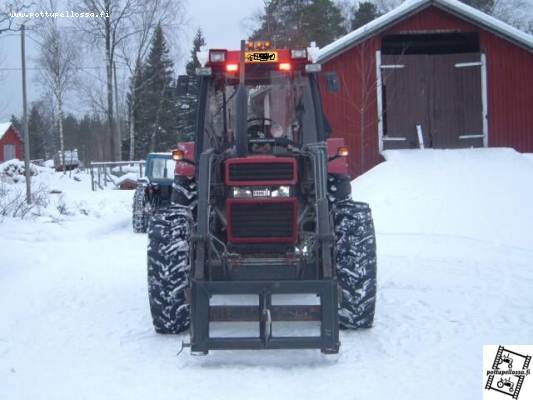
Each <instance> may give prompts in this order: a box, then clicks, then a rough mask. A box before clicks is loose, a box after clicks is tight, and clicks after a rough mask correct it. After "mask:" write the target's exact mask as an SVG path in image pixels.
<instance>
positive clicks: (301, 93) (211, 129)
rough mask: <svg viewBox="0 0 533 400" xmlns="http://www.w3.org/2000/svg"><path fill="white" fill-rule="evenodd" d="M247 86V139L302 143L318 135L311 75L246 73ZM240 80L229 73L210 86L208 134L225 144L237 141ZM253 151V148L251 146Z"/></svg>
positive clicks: (277, 72) (207, 118)
mask: <svg viewBox="0 0 533 400" xmlns="http://www.w3.org/2000/svg"><path fill="white" fill-rule="evenodd" d="M245 84H246V88H247V89H248V102H247V104H248V115H247V133H248V140H249V142H250V143H251V146H253V144H254V143H259V144H260V143H261V142H268V141H274V140H276V139H287V140H286V142H287V143H293V144H299V143H302V141H305V142H310V141H316V140H304V138H303V136H304V132H305V136H306V137H311V138H312V137H315V138H316V126H315V125H316V120H315V115H314V105H313V99H312V95H311V89H310V83H309V78H308V77H307V76H306V75H304V74H303V73H301V72H299V71H295V72H292V73H287V72H279V71H266V72H265V71H262V72H260V73H257V74H253V73H251V74H249V73H248V72H247V76H246V82H245ZM237 87H238V79H236V78H235V76H234V75H226V76H224V77H222V78H219V79H218V80H216V79H215V80H214V81H213V84H212V85H211V87H210V88H209V89H208V96H207V98H208V101H207V109H206V120H205V121H206V123H205V129H206V131H207V133H208V136H209V137H214V138H218V139H219V140H221V141H223V142H224V143H225V144H226V145H232V144H233V143H234V142H235V137H234V133H235V126H236V122H237V120H236V117H237V116H236V109H237V106H236V101H235V100H236V96H235V95H236V91H237ZM251 150H252V151H253V150H254V149H253V148H252V149H251Z"/></svg>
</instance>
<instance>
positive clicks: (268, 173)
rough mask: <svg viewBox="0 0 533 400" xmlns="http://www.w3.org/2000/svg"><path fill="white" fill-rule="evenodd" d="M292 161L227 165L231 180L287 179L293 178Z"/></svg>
mask: <svg viewBox="0 0 533 400" xmlns="http://www.w3.org/2000/svg"><path fill="white" fill-rule="evenodd" d="M293 177H294V171H293V164H292V163H289V162H287V163H280V162H278V163H268V162H264V163H259V162H258V163H242V164H230V165H229V178H230V179H231V180H232V181H241V182H242V181H289V180H291V179H293Z"/></svg>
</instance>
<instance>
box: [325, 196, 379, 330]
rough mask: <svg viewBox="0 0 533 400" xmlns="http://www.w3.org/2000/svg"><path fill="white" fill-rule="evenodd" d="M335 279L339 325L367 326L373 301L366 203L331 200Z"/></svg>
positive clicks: (373, 254)
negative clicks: (338, 301) (339, 290)
mask: <svg viewBox="0 0 533 400" xmlns="http://www.w3.org/2000/svg"><path fill="white" fill-rule="evenodd" d="M334 211H335V213H334V218H335V237H336V265H337V279H338V282H339V285H340V287H341V290H342V296H341V304H340V307H339V322H340V326H341V327H342V328H347V329H356V328H370V327H371V326H372V324H373V322H374V311H375V304H376V272H377V260H376V238H375V232H374V223H373V221H372V214H371V211H370V207H369V206H368V204H366V203H358V202H354V201H352V200H345V201H341V202H338V203H336V204H335V209H334Z"/></svg>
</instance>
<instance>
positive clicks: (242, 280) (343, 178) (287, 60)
mask: <svg viewBox="0 0 533 400" xmlns="http://www.w3.org/2000/svg"><path fill="white" fill-rule="evenodd" d="M314 50H316V47H314V46H313V47H311V48H308V49H307V51H306V50H287V49H284V50H271V49H270V48H269V43H268V42H259V43H248V46H245V43H244V42H242V43H241V50H240V51H239V50H237V51H228V50H210V51H208V52H201V53H199V60H200V62H201V64H202V65H203V66H202V67H201V68H198V69H197V75H198V79H199V88H200V89H199V90H200V93H199V99H198V111H197V126H196V137H195V142H194V148H193V146H192V145H191V144H190V143H188V144H186V145H184V144H183V145H180V147H179V148H178V149H177V150H175V151H174V152H173V158H174V159H175V160H177V161H178V162H177V166H176V177H175V181H174V185H173V190H174V192H173V197H172V200H173V202H172V204H171V205H169V206H168V207H166V208H159V209H158V210H156V211H155V212H154V213H153V215H152V218H151V220H150V225H149V228H148V235H149V246H148V284H149V297H150V307H151V312H152V317H153V323H154V327H155V330H156V331H157V332H159V333H180V332H183V331H185V330H187V329H189V328H190V347H191V352H192V353H193V354H206V353H207V352H208V351H209V350H222V349H304V348H314V349H320V350H321V351H322V352H324V353H337V352H338V350H339V327H341V328H346V329H354V328H369V327H371V325H372V322H373V318H374V307H375V296H376V242H375V235H374V226H373V222H372V217H371V213H370V209H369V207H368V205H367V204H364V203H357V202H354V201H352V199H351V193H350V191H351V190H350V177H349V176H348V171H347V162H346V156H347V148H346V147H345V146H343V142H342V140H341V139H328V133H329V132H328V124H327V122H326V121H325V118H324V115H323V113H322V108H321V102H320V92H319V82H318V80H319V73H320V66H319V65H318V64H314V63H313V62H310V61H308V54H310V55H312V53H313V52H314ZM311 60H312V57H311ZM244 299H248V302H247V303H245V302H244ZM250 299H251V300H250ZM241 300H242V301H241ZM309 300H312V301H309ZM243 321H246V322H253V323H254V324H253V326H254V327H255V330H254V334H253V335H250V334H246V335H239V336H228V335H222V334H217V333H216V332H215V330H213V329H212V326H213V324H215V323H217V322H227V323H226V324H223V325H224V326H232V327H233V328H235V327H236V326H237V325H231V324H230V323H234V322H243ZM290 321H315V324H317V325H319V326H320V329H319V330H318V331H317V332H316V333H314V334H313V335H298V333H301V330H299V329H296V330H294V329H293V330H289V332H288V333H287V332H286V330H285V329H283V328H284V327H287V326H289V327H295V325H291V322H290ZM280 323H281V324H280ZM300 325H301V324H300ZM230 331H231V333H235V329H233V330H231V329H230ZM237 331H238V332H239V333H241V331H240V330H237Z"/></svg>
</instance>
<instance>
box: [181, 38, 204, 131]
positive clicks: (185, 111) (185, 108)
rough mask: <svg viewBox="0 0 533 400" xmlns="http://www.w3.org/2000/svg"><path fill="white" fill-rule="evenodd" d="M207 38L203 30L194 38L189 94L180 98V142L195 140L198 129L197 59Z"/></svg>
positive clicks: (189, 75)
mask: <svg viewBox="0 0 533 400" xmlns="http://www.w3.org/2000/svg"><path fill="white" fill-rule="evenodd" d="M205 44H206V43H205V38H204V35H203V33H202V30H201V29H198V31H196V35H195V36H194V40H193V44H192V50H191V59H190V60H189V62H188V63H187V65H186V66H185V71H186V73H187V75H188V77H189V87H188V92H187V94H186V95H184V96H180V97H179V98H178V141H180V142H184V141H190V140H194V132H195V128H196V104H197V101H198V90H199V87H198V78H197V77H196V74H195V70H196V68H197V67H200V62H199V61H198V58H197V57H196V52H197V51H199V50H200V48H202V47H203V46H205Z"/></svg>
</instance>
